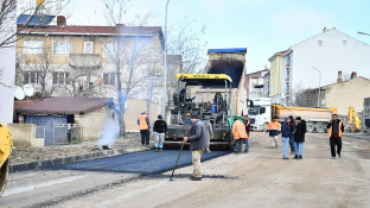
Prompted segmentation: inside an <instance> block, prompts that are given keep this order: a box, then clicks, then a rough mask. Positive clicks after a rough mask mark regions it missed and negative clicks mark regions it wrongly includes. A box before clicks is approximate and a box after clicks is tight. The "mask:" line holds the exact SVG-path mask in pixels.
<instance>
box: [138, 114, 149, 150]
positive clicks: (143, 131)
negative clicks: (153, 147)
mask: <svg viewBox="0 0 370 208" xmlns="http://www.w3.org/2000/svg"><path fill="white" fill-rule="evenodd" d="M137 124H138V125H139V126H140V135H141V144H142V145H145V144H146V146H149V138H150V133H149V130H150V120H149V117H148V115H147V114H146V112H145V111H144V112H142V113H141V115H140V116H139V118H138V119H137Z"/></svg>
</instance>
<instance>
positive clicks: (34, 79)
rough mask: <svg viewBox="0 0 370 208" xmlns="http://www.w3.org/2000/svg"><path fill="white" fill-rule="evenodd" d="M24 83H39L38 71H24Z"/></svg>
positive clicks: (40, 78)
mask: <svg viewBox="0 0 370 208" xmlns="http://www.w3.org/2000/svg"><path fill="white" fill-rule="evenodd" d="M23 75H24V84H39V83H40V82H41V81H42V77H41V75H40V73H39V72H25V73H24V74H23Z"/></svg>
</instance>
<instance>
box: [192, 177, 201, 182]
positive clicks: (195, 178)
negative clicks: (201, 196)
mask: <svg viewBox="0 0 370 208" xmlns="http://www.w3.org/2000/svg"><path fill="white" fill-rule="evenodd" d="M190 180H191V181H201V180H202V177H199V178H197V177H194V176H190Z"/></svg>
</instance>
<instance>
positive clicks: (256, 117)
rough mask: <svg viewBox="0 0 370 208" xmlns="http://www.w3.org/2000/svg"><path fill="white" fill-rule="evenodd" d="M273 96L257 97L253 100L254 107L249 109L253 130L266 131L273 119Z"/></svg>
mask: <svg viewBox="0 0 370 208" xmlns="http://www.w3.org/2000/svg"><path fill="white" fill-rule="evenodd" d="M271 115H272V113H271V98H257V99H254V100H253V107H250V108H249V109H248V116H249V120H250V121H251V130H253V131H266V129H267V125H268V123H269V122H270V121H271Z"/></svg>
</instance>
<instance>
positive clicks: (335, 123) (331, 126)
mask: <svg viewBox="0 0 370 208" xmlns="http://www.w3.org/2000/svg"><path fill="white" fill-rule="evenodd" d="M332 118H333V119H332V120H330V121H329V122H328V125H327V128H328V137H329V138H330V149H331V159H335V158H336V153H335V145H337V153H338V157H339V158H341V157H342V155H341V154H340V151H341V150H342V135H343V132H344V126H343V122H342V121H341V120H339V119H338V115H337V114H333V117H332Z"/></svg>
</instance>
